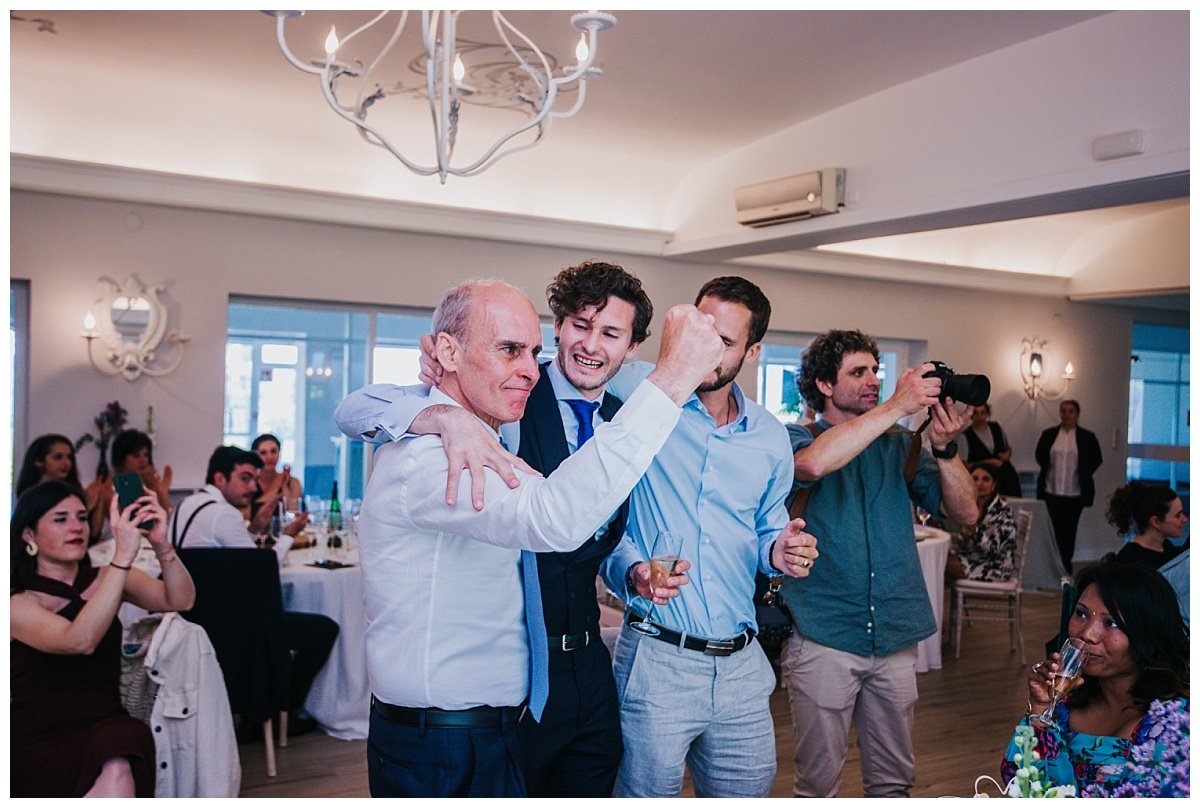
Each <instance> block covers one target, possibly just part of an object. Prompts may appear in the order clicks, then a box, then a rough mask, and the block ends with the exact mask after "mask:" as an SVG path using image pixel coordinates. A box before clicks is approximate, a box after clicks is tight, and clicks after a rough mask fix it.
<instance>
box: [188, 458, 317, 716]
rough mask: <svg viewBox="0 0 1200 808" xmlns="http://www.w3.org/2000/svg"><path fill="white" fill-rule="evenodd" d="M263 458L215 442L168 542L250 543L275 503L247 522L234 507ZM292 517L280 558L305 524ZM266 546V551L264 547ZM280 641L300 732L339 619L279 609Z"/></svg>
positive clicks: (252, 487) (243, 500) (244, 498)
mask: <svg viewBox="0 0 1200 808" xmlns="http://www.w3.org/2000/svg"><path fill="white" fill-rule="evenodd" d="M260 468H262V458H261V457H259V456H258V455H257V454H255V453H254V452H248V451H246V450H245V449H239V448H238V447H236V446H218V447H217V449H216V450H215V451H214V452H213V453H212V457H210V458H209V460H208V476H207V478H206V480H207V483H208V484H207V485H205V486H204V488H202V489H200V490H199V491H198V492H196V493H195V494H192V495H191V496H190V497H188V498H187V499H185V500H183V501H182V502H180V503H179V507H178V508H176V509H175V513H174V514H173V515H172V517H171V526H170V538H171V543H172V544H173V545H174V546H175V547H179V548H184V547H186V548H189V549H192V548H198V547H245V548H251V549H253V548H254V547H255V546H256V545H255V538H256V537H257V534H258V533H261V532H262V531H264V530H266V527H267V523H268V522H269V521H270V518H271V513H272V512H273V510H274V508H275V504H276V503H277V502H278V501H279V496H278V494H276V497H275V499H274V501H271V502H267V503H266V504H264V505H263V507H261V508H259V509H258V511H256V512H255V513H254V518H253V519H252V520H251V522H250V526H249V528H247V526H246V522H245V520H243V519H242V514H241V513H240V512H239V511H238V508H240V507H244V506H246V505H248V504H250V500H251V498H252V497H253V496H254V494H255V493H256V492H257V491H258V470H259V469H260ZM304 522H305V520H303V519H296V520H295V521H293V522H292V523H291V524H290V525H288V526H287V527H285V528H284V534H283V535H282V536H281V537H280V540H279V541H278V542H277V543H276V545H275V552H276V554H278V556H279V558H280V559H281V560H282V559H283V557H284V556H285V555H286V554H287V551H288V550H289V549H290V548H291V546H292V538H293V537H294V536H295V535H296V533H298V532H299V531H300V530H301V529H302V528H303V527H304ZM264 552H266V551H264ZM283 631H284V644H285V645H286V646H287V647H288V649H289V650H290V651H292V652H293V655H292V667H291V685H290V688H289V696H288V699H289V701H288V707H289V710H290V711H291V712H292V718H291V721H290V723H289V725H288V730H289V732H291V733H292V734H299V733H300V732H303V731H305V730H309V729H312V728H314V727H315V726H316V723H315V722H314V721H313V719H312V718H311V717H309V716H308V715H306V714H305V713H304V712H303V707H304V701H305V699H307V698H308V691H309V688H311V687H312V683H313V679H315V678H316V676H317V674H318V673H320V672H321V668H322V667H324V665H325V660H327V659H328V658H329V652H330V651H332V650H333V643H334V641H335V640H336V639H337V635H338V625H337V623H336V622H334V621H333V620H331V619H329V618H328V617H326V616H325V615H323V614H306V613H303V612H284V613H283Z"/></svg>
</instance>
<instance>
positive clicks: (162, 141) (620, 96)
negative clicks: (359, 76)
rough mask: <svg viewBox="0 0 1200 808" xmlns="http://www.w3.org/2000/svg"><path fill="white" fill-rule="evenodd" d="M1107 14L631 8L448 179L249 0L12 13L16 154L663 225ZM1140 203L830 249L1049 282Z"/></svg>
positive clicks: (322, 25) (306, 41) (494, 117)
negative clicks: (1086, 236)
mask: <svg viewBox="0 0 1200 808" xmlns="http://www.w3.org/2000/svg"><path fill="white" fill-rule="evenodd" d="M1105 13H1108V12H1096V11H1045V12H1042V11H1038V12H1033V11H936V12H934V11H896V12H892V11H875V12H869V13H867V12H859V11H845V12H841V11H820V12H816V11H749V12H746V11H736V12H734V11H707V12H696V11H688V12H681V11H621V12H619V13H618V14H617V17H618V23H617V26H616V28H614V29H613V30H611V31H608V32H605V33H603V34H601V38H600V46H599V64H601V65H602V66H603V68H604V75H603V76H602V77H601V78H600V79H598V80H596V81H593V82H590V83H589V86H588V90H587V99H586V104H585V105H584V107H583V110H582V111H581V112H580V113H579V114H578V115H577V116H575V117H574V118H571V119H567V120H561V121H556V122H555V123H554V125H553V127H552V129H551V131H550V132H549V134H548V135H547V137H546V140H545V142H543V143H542V144H541V145H539V146H537V147H536V148H535V149H533V150H531V151H527V152H524V153H522V154H518V155H514V156H512V157H509V158H506V159H505V160H504V161H502V162H501V163H499V164H497V165H496V166H495V167H494V168H492V169H489V171H487V172H485V173H484V174H482V175H480V176H478V177H473V178H466V179H462V178H455V177H451V178H450V179H449V181H448V182H447V183H446V185H444V186H443V185H440V184H439V183H438V181H437V179H436V178H435V177H416V176H414V175H412V174H410V173H408V172H407V171H405V170H404V169H403V167H402V166H400V165H399V163H398V162H397V161H395V160H394V159H393V158H392V157H391V156H390V155H387V154H386V153H385V152H383V151H382V150H380V149H375V148H373V147H371V146H369V145H367V144H366V143H364V142H363V141H362V140H361V139H359V138H358V136H357V135H356V134H355V133H354V131H353V128H352V127H350V126H349V125H348V124H346V123H344V122H342V121H341V120H340V119H338V118H337V117H336V116H335V115H334V114H333V113H332V112H331V111H330V110H329V109H328V108H327V107H326V106H325V105H324V103H323V102H322V101H321V99H320V94H319V88H318V85H317V83H316V81H315V79H314V78H313V77H311V76H307V75H305V74H302V73H301V72H300V71H298V70H296V69H294V68H293V67H291V66H290V65H288V64H287V63H286V61H285V60H284V57H283V56H282V55H281V53H280V51H279V49H278V47H277V46H276V43H275V37H274V20H273V19H272V18H269V17H267V16H266V15H263V14H261V13H259V12H257V11H224V12H197V11H144V12H143V11H138V12H130V11H37V12H23V11H16V12H13V14H12V17H13V20H12V21H11V22H10V34H11V110H10V112H11V132H10V135H11V149H12V152H13V153H14V154H18V155H29V156H33V157H45V158H53V159H56V160H68V161H79V162H83V163H92V164H97V165H102V166H122V167H128V168H133V169H144V170H148V171H155V172H166V173H169V174H181V175H191V176H198V177H206V178H212V179H217V180H229V181H236V182H249V183H261V184H266V185H271V186H282V187H287V188H294V189H304V190H312V191H318V192H322V193H328V194H344V195H349V196H360V197H367V198H371V199H377V200H395V201H400V202H405V203H414V204H419V205H436V206H448V207H450V208H462V209H470V210H474V211H494V212H500V213H515V214H530V215H534V216H543V217H551V218H562V219H566V220H575V221H581V222H589V223H594V224H597V225H615V226H618V227H624V228H635V229H638V228H640V229H645V230H650V231H653V230H656V229H661V228H662V227H663V224H662V223H663V216H664V214H663V211H664V209H665V207H666V205H667V203H668V201H669V200H670V198H671V195H672V193H674V191H675V189H676V187H677V186H678V185H679V183H680V182H681V181H682V180H683V179H684V178H685V177H686V176H687V175H688V174H689V173H690V172H691V171H692V170H693V169H694V168H695V167H696V166H698V165H703V164H706V163H708V162H709V161H712V160H714V159H717V158H719V157H721V156H722V155H725V154H727V153H730V152H733V151H735V150H737V149H741V148H744V147H746V146H747V145H748V144H752V143H754V142H755V141H757V140H759V139H761V138H763V137H764V135H766V134H770V133H773V132H777V131H780V130H783V129H786V128H787V127H790V126H793V125H795V124H797V123H800V122H802V121H804V120H806V119H812V118H815V117H817V116H820V115H822V114H825V113H829V112H830V111H833V110H837V109H839V108H842V107H845V106H846V105H848V104H851V103H853V102H855V101H857V100H860V99H863V98H867V97H869V96H872V95H875V94H878V93H882V92H884V91H886V90H888V89H889V88H893V87H896V86H898V85H902V84H904V83H906V82H910V81H912V80H915V79H918V78H920V77H923V76H927V75H930V74H934V73H936V72H938V71H942V70H946V69H948V68H952V67H954V66H956V65H959V64H962V63H964V62H967V61H968V60H972V59H976V58H979V57H981V56H983V55H985V54H989V53H992V52H994V51H998V50H1001V49H1004V48H1008V47H1011V46H1014V45H1016V44H1018V43H1022V42H1026V41H1028V40H1031V39H1034V38H1036V37H1040V36H1044V35H1047V34H1050V33H1052V32H1055V31H1058V30H1060V29H1063V28H1066V27H1068V26H1073V25H1077V24H1080V23H1084V22H1086V21H1088V20H1090V19H1092V18H1095V17H1098V16H1101V15H1103V14H1105ZM369 16H371V15H370V14H368V13H366V12H337V13H323V12H312V13H310V14H308V15H306V16H305V17H304V18H301V19H299V20H297V21H296V22H295V23H293V24H294V25H295V26H296V27H295V29H294V31H293V32H292V33H291V34H290V36H289V44H291V46H292V47H293V49H294V50H296V51H297V54H298V55H299V56H300V57H301V58H316V57H317V56H318V55H319V45H318V43H319V41H320V40H321V39H323V37H324V34H325V32H326V31H327V29H328V25H329V23H330V22H334V23H336V24H337V27H338V31H339V32H340V33H342V35H343V36H344V34H345V32H347V31H349V30H350V29H351V28H352V27H355V26H356V25H357V24H359V23H360V22H361V21H362V20H365V19H367V18H368V17H369ZM482 16H483V15H481V14H475V15H465V16H464V17H463V19H462V21H461V24H460V36H463V37H472V36H474V37H475V38H479V39H486V40H492V41H494V40H495V39H496V36H495V35H494V33H490V32H489V31H488V30H487V29H488V28H490V24H489V25H488V26H487V28H480V27H478V25H479V23H480V22H483V20H482V19H481V20H475V21H473V20H471V19H470V18H471V17H482ZM509 17H510V19H511V20H512V21H513V22H514V23H515V24H516V25H517V26H518V27H520V28H522V30H524V31H525V32H526V33H528V34H529V35H530V36H531V38H532V39H534V40H535V41H536V42H538V44H539V45H541V46H543V47H545V48H546V49H547V50H548V51H550V52H552V53H553V54H555V55H557V56H559V57H561V58H560V61H564V62H569V61H571V59H570V58H568V57H570V54H571V51H572V50H573V48H574V43H575V40H576V39H577V36H578V35H577V33H576V32H575V31H574V29H572V28H571V27H570V25H569V17H570V13H569V12H549V11H545V12H541V11H539V12H509ZM18 18H21V19H18ZM419 26H420V20H419V15H410V22H409V30H410V32H411V31H413V30H419ZM40 29H49V30H40ZM414 48H415V45H414ZM306 49H307V50H306ZM410 52H411V51H410ZM385 103H386V104H388V105H391V104H393V103H399V104H405V105H409V106H411V107H412V109H413V110H414V112H415V113H416V115H415V117H416V118H417V119H418V120H420V119H421V118H422V113H421V112H420V109H421V107H419V106H417V105H418V104H420V103H423V102H420V101H416V100H404V99H399V100H394V99H390V98H389V99H388V100H387V101H386V102H385ZM380 106H381V107H382V104H381V105H380ZM507 114H508V113H496V112H494V111H491V110H481V109H480V108H478V107H468V108H466V109H465V110H464V113H463V122H462V124H461V128H462V134H461V138H460V146H459V148H460V153H465V152H467V151H468V150H469V148H470V146H471V145H472V144H471V137H472V136H474V135H475V134H476V133H477V132H481V131H485V130H489V129H493V128H494V127H498V126H504V127H505V128H508V126H510V125H511V121H510V120H508V119H507V118H506V117H505V116H506V115H507ZM424 115H426V116H427V115H428V113H427V111H426V112H425V113H424ZM422 157H423V158H424V159H428V157H426V156H422ZM601 185H604V186H605V187H610V186H616V187H618V188H622V189H624V197H623V199H624V201H623V203H622V204H620V205H613V204H594V203H591V202H590V199H589V197H590V191H592V190H594V189H596V188H599V187H600V186H601ZM594 196H595V197H596V198H600V196H601V195H600V194H595V195H594ZM1148 204H1150V205H1157V206H1163V205H1183V206H1186V205H1187V201H1186V199H1183V200H1177V201H1167V202H1152V203H1148ZM1143 213H1144V206H1140V207H1139V206H1134V207H1112V208H1104V209H1101V210H1097V211H1090V212H1075V213H1070V214H1062V215H1059V216H1054V217H1042V218H1034V219H1023V220H1018V221H1009V222H1004V223H995V224H982V225H976V226H973V227H964V228H956V229H954V230H947V231H937V232H925V233H913V234H907V235H893V236H888V237H885V238H876V239H868V240H864V241H858V242H848V243H845V244H841V245H838V246H837V247H836V249H839V250H846V251H851V252H855V253H859V254H864V255H872V256H878V257H885V258H892V259H899V260H903V261H908V262H924V263H931V264H949V265H956V266H966V267H976V268H980V269H987V270H997V271H1005V270H1010V271H1021V272H1026V273H1036V274H1041V275H1047V276H1056V275H1060V274H1061V269H1060V267H1061V266H1062V264H1061V257H1062V255H1063V254H1064V253H1065V252H1066V251H1067V250H1069V249H1070V247H1071V245H1072V244H1073V243H1074V242H1075V241H1077V240H1078V238H1079V237H1080V234H1081V233H1086V232H1088V231H1093V230H1096V229H1103V228H1108V227H1111V226H1112V225H1113V222H1114V221H1115V220H1123V219H1127V218H1129V217H1136V216H1139V215H1142V214H1143ZM1185 237H1186V234H1185ZM1014 245H1016V246H1018V247H1019V248H1020V249H1017V250H1014V249H1013V247H1014ZM1175 302H1176V303H1178V300H1176V301H1175Z"/></svg>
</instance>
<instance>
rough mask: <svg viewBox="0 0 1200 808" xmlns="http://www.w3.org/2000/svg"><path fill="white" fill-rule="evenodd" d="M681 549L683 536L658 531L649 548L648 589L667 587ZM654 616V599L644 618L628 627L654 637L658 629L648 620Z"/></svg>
mask: <svg viewBox="0 0 1200 808" xmlns="http://www.w3.org/2000/svg"><path fill="white" fill-rule="evenodd" d="M682 549H683V536H682V535H681V534H679V533H675V532H673V531H670V530H660V531H658V535H657V536H655V537H654V544H653V545H652V546H651V547H650V588H651V590H654V589H662V588H663V587H665V586H666V585H667V579H668V578H670V577H671V575H672V574H673V573H674V572H675V567H676V566H677V565H678V564H679V553H680V551H681V550H682ZM653 614H654V599H653V598H651V599H650V607H649V608H648V609H647V610H646V616H645V617H643V618H642V619H641V620H635V621H632V622H630V624H629V627H630V628H631V629H633V630H634V631H637V632H639V633H641V634H645V635H646V636H648V637H655V636H657V635H658V634H659V633H660V632H659V630H658V627H657V626H656V625H654V623H652V622H651V620H650V618H651V616H652V615H653Z"/></svg>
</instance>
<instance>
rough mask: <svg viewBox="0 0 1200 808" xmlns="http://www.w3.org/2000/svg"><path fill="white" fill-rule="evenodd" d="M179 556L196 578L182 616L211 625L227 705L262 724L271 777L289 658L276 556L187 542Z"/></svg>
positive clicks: (283, 738)
mask: <svg viewBox="0 0 1200 808" xmlns="http://www.w3.org/2000/svg"><path fill="white" fill-rule="evenodd" d="M179 558H180V560H182V561H183V563H184V566H186V567H187V569H188V572H190V573H191V575H192V581H193V582H194V583H195V585H196V604H195V606H194V607H193V608H192V610H191V611H189V612H184V613H183V616H184V617H185V618H187V619H188V620H190V621H191V622H193V623H197V624H199V625H201V626H203V627H204V630H205V631H206V632H207V633H208V638H209V640H210V641H211V642H212V645H213V649H214V650H215V651H216V654H217V661H218V662H219V663H220V664H221V672H222V673H223V674H224V677H225V689H226V691H228V693H229V706H230V709H231V710H232V712H233V713H234V714H236V715H239V716H241V718H242V720H244V721H249V722H253V723H261V724H262V727H263V743H264V744H265V746H266V756H267V776H269V777H274V776H275V741H274V731H273V730H274V717H275V716H276V715H279V717H280V741H279V745H280V746H287V709H288V685H289V662H290V654H289V652H288V649H287V646H286V645H285V643H284V633H283V598H282V595H281V592H280V586H279V562H278V559H277V557H276V555H275V553H273V552H269V551H266V550H257V549H249V548H247V549H240V548H227V547H201V548H184V549H180V550H179Z"/></svg>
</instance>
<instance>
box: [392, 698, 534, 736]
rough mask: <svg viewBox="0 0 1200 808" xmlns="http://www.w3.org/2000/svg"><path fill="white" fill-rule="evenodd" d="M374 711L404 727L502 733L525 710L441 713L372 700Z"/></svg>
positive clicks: (488, 708) (435, 710)
mask: <svg viewBox="0 0 1200 808" xmlns="http://www.w3.org/2000/svg"><path fill="white" fill-rule="evenodd" d="M371 709H372V710H373V711H375V712H377V713H379V714H380V715H381V716H383V717H384V718H386V719H387V720H388V721H391V722H392V723H394V724H399V725H401V726H403V727H420V726H425V727H429V728H431V729H446V728H457V729H484V728H491V729H501V728H502V727H505V726H508V725H511V724H515V723H516V722H517V721H519V720H520V719H521V716H522V715H523V714H524V712H525V708H524V707H471V708H470V709H468V710H438V709H436V708H434V707H424V708H414V707H397V706H396V705H394V704H388V703H387V702H386V701H380V700H379V699H377V698H375V696H373V695H372V696H371Z"/></svg>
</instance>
